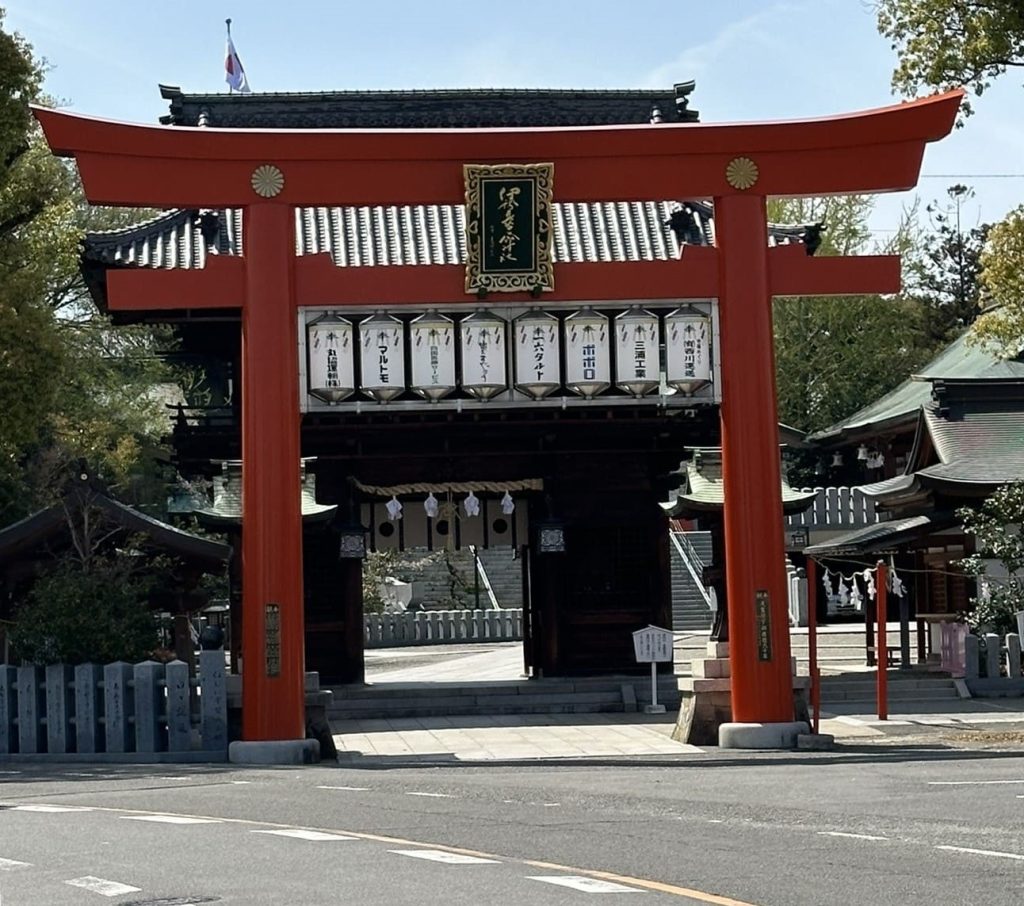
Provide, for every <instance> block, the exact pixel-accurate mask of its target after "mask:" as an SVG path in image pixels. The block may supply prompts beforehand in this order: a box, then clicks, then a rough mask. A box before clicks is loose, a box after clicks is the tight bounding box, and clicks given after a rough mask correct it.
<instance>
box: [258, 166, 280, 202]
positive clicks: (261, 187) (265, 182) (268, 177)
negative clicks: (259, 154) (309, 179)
mask: <svg viewBox="0 0 1024 906" xmlns="http://www.w3.org/2000/svg"><path fill="white" fill-rule="evenodd" d="M250 182H251V183H252V190H253V191H254V192H255V193H256V194H257V195H259V196H260V198H273V197H274V196H275V195H277V194H279V193H280V191H281V190H282V189H283V188H284V174H283V173H282V172H281V171H280V170H279V169H278V168H277V167H275V166H274V165H273V164H263V165H262V166H259V167H257V168H256V169H255V170H253V171H252V179H251V180H250Z"/></svg>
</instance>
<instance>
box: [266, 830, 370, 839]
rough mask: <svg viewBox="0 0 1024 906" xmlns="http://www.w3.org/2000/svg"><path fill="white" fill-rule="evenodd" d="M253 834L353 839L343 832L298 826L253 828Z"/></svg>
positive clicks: (301, 837) (299, 837)
mask: <svg viewBox="0 0 1024 906" xmlns="http://www.w3.org/2000/svg"><path fill="white" fill-rule="evenodd" d="M252 833H254V834H272V835H274V836H276V837H294V838H295V839H296V840H355V839H356V837H346V836H345V835H344V834H325V833H324V832H323V831H311V830H301V829H299V828H294V829H291V828H289V829H283V830H254V831H253V832H252Z"/></svg>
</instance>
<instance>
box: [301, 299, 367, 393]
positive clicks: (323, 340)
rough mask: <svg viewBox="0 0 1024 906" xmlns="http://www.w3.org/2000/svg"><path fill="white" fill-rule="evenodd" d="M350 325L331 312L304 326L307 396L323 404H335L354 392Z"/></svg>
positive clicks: (352, 341)
mask: <svg viewBox="0 0 1024 906" xmlns="http://www.w3.org/2000/svg"><path fill="white" fill-rule="evenodd" d="M353 344H354V338H353V331H352V323H351V322H350V321H346V320H345V319H344V318H339V317H338V316H337V315H336V314H335V313H334V312H328V313H327V314H325V315H323V316H321V317H319V318H317V319H316V320H315V321H310V322H309V323H308V324H307V325H306V349H307V352H308V355H309V383H308V387H309V393H310V395H311V396H315V397H316V398H317V399H321V400H323V401H324V402H325V403H332V404H333V403H339V402H341V401H342V400H343V399H347V398H348V397H350V396H351V395H352V394H353V393H354V392H355V374H354V367H353Z"/></svg>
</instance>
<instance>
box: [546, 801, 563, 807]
mask: <svg viewBox="0 0 1024 906" xmlns="http://www.w3.org/2000/svg"><path fill="white" fill-rule="evenodd" d="M561 804H562V803H561V802H542V803H541V805H543V806H544V808H558V807H559V806H560V805H561Z"/></svg>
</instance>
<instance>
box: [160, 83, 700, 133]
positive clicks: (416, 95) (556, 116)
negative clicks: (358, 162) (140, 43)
mask: <svg viewBox="0 0 1024 906" xmlns="http://www.w3.org/2000/svg"><path fill="white" fill-rule="evenodd" d="M694 84H695V83H694V82H692V81H691V82H681V83H679V84H677V85H674V86H672V87H671V88H668V89H664V90H653V91H652V90H645V89H625V90H602V89H596V90H595V89H586V90H576V89H548V88H542V89H522V88H477V89H462V88H458V89H430V90H420V91H407V90H406V91H322V92H280V93H272V92H268V93H258V94H244V95H243V94H186V93H185V92H183V91H182V90H181V89H180V88H178V87H175V86H173V85H161V86H160V93H161V95H162V96H163V97H164V98H165V99H166V100H168V101H170V113H169V114H168V115H167V116H163V117H161V118H160V122H162V123H164V124H167V125H174V126H216V127H218V128H228V129H232V128H233V129H257V128H260V129H267V128H270V129H443V128H474V129H481V128H502V127H517V126H607V125H625V124H633V123H650V122H666V123H693V122H696V121H697V118H698V113H697V111H696V110H690V109H689V106H688V102H689V95H690V92H692V91H693V89H694Z"/></svg>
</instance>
